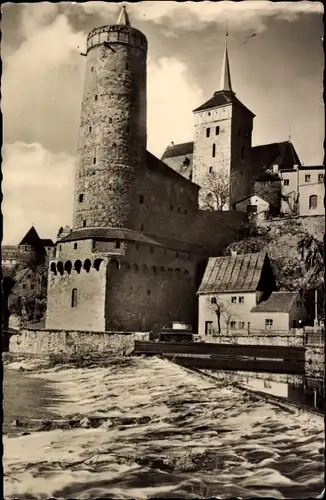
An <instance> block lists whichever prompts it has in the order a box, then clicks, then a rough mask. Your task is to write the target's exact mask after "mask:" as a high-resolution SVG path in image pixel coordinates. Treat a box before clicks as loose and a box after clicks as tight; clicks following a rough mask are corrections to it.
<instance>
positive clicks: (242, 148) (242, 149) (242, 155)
mask: <svg viewBox="0 0 326 500" xmlns="http://www.w3.org/2000/svg"><path fill="white" fill-rule="evenodd" d="M243 158H244V146H242V147H241V159H242V160H243Z"/></svg>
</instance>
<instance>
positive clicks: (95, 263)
mask: <svg viewBox="0 0 326 500" xmlns="http://www.w3.org/2000/svg"><path fill="white" fill-rule="evenodd" d="M101 263H102V259H95V261H94V267H95V269H96V271H99V270H100V265H101Z"/></svg>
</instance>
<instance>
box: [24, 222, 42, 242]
mask: <svg viewBox="0 0 326 500" xmlns="http://www.w3.org/2000/svg"><path fill="white" fill-rule="evenodd" d="M40 242H41V239H40V237H39V235H38V234H37V232H36V229H35V227H34V226H32V227H31V228H30V229H29V230H28V231H27V233H26V234H25V236H24V238H23V239H22V240H21V242H20V243H19V245H31V246H34V245H39V244H40Z"/></svg>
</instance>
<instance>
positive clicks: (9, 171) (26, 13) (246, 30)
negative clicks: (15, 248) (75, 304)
mask: <svg viewBox="0 0 326 500" xmlns="http://www.w3.org/2000/svg"><path fill="white" fill-rule="evenodd" d="M124 5H126V7H127V10H128V13H129V16H130V19H131V24H132V25H133V26H135V27H136V28H138V29H140V30H141V31H142V32H143V33H144V34H145V35H146V36H147V39H148V44H149V50H148V62H147V67H148V70H147V71H148V73H147V74H148V76H147V79H148V82H147V98H148V111H147V136H148V141H147V147H148V149H149V151H151V152H152V153H153V154H155V155H156V156H158V157H161V155H162V154H163V152H164V150H165V148H166V147H167V146H168V145H169V144H170V143H171V141H173V142H174V143H178V142H186V141H191V140H193V136H194V127H193V115H192V110H193V109H195V108H196V107H198V106H199V105H200V104H203V102H205V101H206V100H208V99H209V98H210V97H211V96H212V95H213V93H214V92H215V91H216V90H218V87H219V82H220V73H221V65H222V58H223V50H224V41H225V30H226V29H227V30H228V33H229V36H228V48H229V58H230V67H231V78H232V86H233V90H234V91H235V92H236V95H237V97H238V98H239V99H240V100H241V101H242V102H243V104H245V105H246V106H247V107H248V108H249V109H251V110H252V111H253V112H254V113H255V115H256V118H255V120H254V130H253V145H254V146H255V145H258V144H265V143H269V142H275V141H284V140H288V139H289V136H290V137H291V140H292V142H293V144H294V147H295V149H296V151H297V153H298V154H299V157H300V159H301V162H303V163H304V164H305V165H320V164H322V163H323V156H324V152H323V141H324V104H323V95H322V92H323V70H324V55H323V43H322V37H323V18H322V16H323V5H322V3H319V2H305V1H301V2H278V3H276V2H269V1H259V0H249V1H243V2H229V1H221V2H208V1H203V2H197V3H195V2H184V3H181V2H172V1H160V2H158V1H151V2H150V1H148V2H147V1H143V2H139V3H130V4H128V3H124ZM120 8H121V4H119V3H113V2H107V3H105V2H99V1H96V2H85V3H76V2H74V3H69V2H61V3H57V4H52V3H48V2H40V3H36V4H29V3H17V4H14V3H5V4H2V6H1V10H2V16H3V17H2V47H1V52H2V61H3V75H2V112H3V128H4V132H3V134H4V135H3V148H2V155H3V165H2V172H3V185H2V191H3V196H4V199H3V204H2V212H3V217H4V236H3V244H13V245H14V244H17V243H19V241H20V240H21V239H22V238H23V236H24V234H25V233H26V232H27V230H28V229H29V228H30V226H31V225H32V224H34V225H35V227H36V229H37V231H38V233H39V234H40V236H41V237H43V238H47V237H49V238H53V239H55V238H56V234H57V231H58V229H59V227H60V226H63V225H66V224H67V225H71V219H72V199H73V178H74V169H75V161H76V150H77V137H78V127H79V119H80V108H81V101H82V94H83V81H84V73H85V57H82V56H81V55H80V52H83V51H84V49H85V44H86V37H87V34H88V33H89V31H90V30H91V29H93V28H94V27H98V26H103V25H106V24H112V23H114V22H115V21H116V19H117V17H118V14H119V11H120ZM254 34H255V36H252V35H254Z"/></svg>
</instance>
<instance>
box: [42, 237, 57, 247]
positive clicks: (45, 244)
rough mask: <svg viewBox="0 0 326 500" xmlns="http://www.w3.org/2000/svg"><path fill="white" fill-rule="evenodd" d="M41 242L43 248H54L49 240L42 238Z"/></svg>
mask: <svg viewBox="0 0 326 500" xmlns="http://www.w3.org/2000/svg"><path fill="white" fill-rule="evenodd" d="M41 242H42V244H43V245H44V246H45V247H53V246H54V243H53V241H52V240H51V239H50V238H42V239H41Z"/></svg>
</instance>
